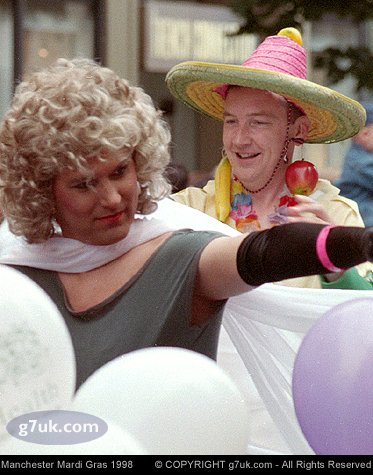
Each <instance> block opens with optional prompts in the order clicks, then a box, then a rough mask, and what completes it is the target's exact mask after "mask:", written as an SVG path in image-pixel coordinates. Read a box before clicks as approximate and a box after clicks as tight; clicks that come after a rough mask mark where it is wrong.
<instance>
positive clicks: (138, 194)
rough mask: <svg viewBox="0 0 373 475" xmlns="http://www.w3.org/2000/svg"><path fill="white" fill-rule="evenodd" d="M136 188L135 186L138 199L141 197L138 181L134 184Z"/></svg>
mask: <svg viewBox="0 0 373 475" xmlns="http://www.w3.org/2000/svg"><path fill="white" fill-rule="evenodd" d="M136 186H137V196H138V197H139V196H140V195H141V185H140V182H139V181H137V182H136Z"/></svg>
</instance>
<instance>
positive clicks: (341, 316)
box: [293, 297, 373, 455]
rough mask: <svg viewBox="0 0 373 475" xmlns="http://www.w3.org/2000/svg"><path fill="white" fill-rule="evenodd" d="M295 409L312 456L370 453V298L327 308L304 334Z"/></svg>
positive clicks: (372, 444)
mask: <svg viewBox="0 0 373 475" xmlns="http://www.w3.org/2000/svg"><path fill="white" fill-rule="evenodd" d="M293 398H294V405H295V412H296V415H297V418H298V421H299V424H300V426H301V428H302V431H303V434H304V436H305V438H306V439H307V441H308V443H309V444H310V446H311V447H312V449H313V450H314V451H315V453H316V454H323V455H336V454H341V455H349V454H355V455H362V454H367V455H371V454H373V298H371V297H367V298H360V299H356V300H349V301H347V302H344V303H342V304H340V305H337V306H335V307H333V308H331V309H330V310H329V311H328V312H326V313H325V314H324V315H323V316H322V317H321V318H320V319H319V320H318V321H317V322H316V323H315V325H314V326H313V327H312V328H311V330H310V331H309V332H308V333H307V335H306V336H305V338H304V340H303V342H302V344H301V346H300V348H299V351H298V354H297V356H296V359H295V365H294V371H293Z"/></svg>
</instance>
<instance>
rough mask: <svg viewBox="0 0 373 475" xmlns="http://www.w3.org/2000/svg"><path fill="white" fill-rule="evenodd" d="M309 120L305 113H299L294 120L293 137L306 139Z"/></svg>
mask: <svg viewBox="0 0 373 475" xmlns="http://www.w3.org/2000/svg"><path fill="white" fill-rule="evenodd" d="M310 127H311V122H310V120H309V118H308V117H307V116H306V115H301V116H300V117H298V118H297V119H296V120H295V122H294V136H293V138H294V139H300V140H301V141H302V142H304V141H305V140H306V139H307V136H308V132H309V130H310Z"/></svg>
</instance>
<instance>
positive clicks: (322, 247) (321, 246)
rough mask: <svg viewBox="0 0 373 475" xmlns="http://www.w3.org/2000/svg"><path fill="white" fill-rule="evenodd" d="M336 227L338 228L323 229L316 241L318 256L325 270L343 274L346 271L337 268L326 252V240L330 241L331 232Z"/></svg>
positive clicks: (328, 227)
mask: <svg viewBox="0 0 373 475" xmlns="http://www.w3.org/2000/svg"><path fill="white" fill-rule="evenodd" d="M335 227H336V226H325V228H322V230H321V231H320V234H319V235H318V236H317V240H316V254H317V257H318V258H319V261H320V262H321V264H322V265H323V266H324V267H325V269H328V270H329V271H330V272H343V271H345V270H346V269H341V268H339V267H336V266H335V265H334V264H333V263H332V261H331V260H330V259H329V256H328V253H327V251H326V240H327V239H328V235H329V232H330V230H331V229H333V228H335Z"/></svg>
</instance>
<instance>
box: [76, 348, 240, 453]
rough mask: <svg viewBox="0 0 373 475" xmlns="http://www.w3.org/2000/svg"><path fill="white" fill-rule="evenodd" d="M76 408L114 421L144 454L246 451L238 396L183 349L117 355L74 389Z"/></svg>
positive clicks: (212, 366) (206, 362)
mask: <svg viewBox="0 0 373 475" xmlns="http://www.w3.org/2000/svg"><path fill="white" fill-rule="evenodd" d="M73 408H74V410H78V411H83V412H88V413H90V414H93V415H96V416H98V417H100V418H102V419H103V420H112V421H113V422H115V423H116V424H118V425H120V426H121V427H122V428H124V429H125V430H126V431H128V432H129V433H130V434H131V435H132V436H134V437H135V438H136V439H137V440H139V441H140V443H141V444H142V445H143V446H144V447H145V450H146V451H147V452H148V453H149V454H157V455H173V454H193V455H197V454H221V455H224V454H244V453H246V447H247V443H248V438H249V429H248V424H247V420H248V411H247V407H246V403H245V401H244V398H243V397H242V394H241V393H240V392H239V390H238V389H237V387H236V386H235V385H234V383H233V382H232V381H231V379H230V378H229V377H228V376H227V375H226V374H225V373H224V372H223V371H222V370H221V369H220V368H219V367H218V366H217V364H216V363H215V362H214V361H213V360H211V359H209V358H207V357H206V356H203V355H200V354H198V353H195V352H192V351H189V350H184V349H180V348H168V347H159V348H147V349H144V350H138V351H134V352H132V353H129V354H127V355H124V356H121V357H119V358H116V359H115V360H113V361H111V362H109V363H107V364H106V365H105V366H103V367H102V368H100V369H98V370H97V371H96V372H95V373H94V374H93V375H92V376H91V377H90V378H89V379H88V380H87V381H86V382H85V383H84V384H83V385H82V386H81V387H80V388H79V390H78V392H77V393H76V396H75V399H74V402H73Z"/></svg>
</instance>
